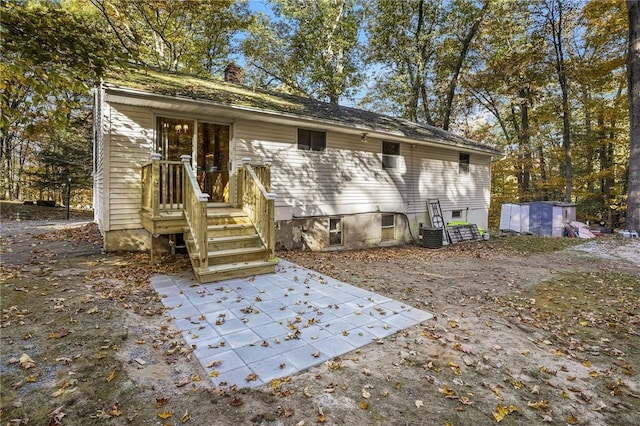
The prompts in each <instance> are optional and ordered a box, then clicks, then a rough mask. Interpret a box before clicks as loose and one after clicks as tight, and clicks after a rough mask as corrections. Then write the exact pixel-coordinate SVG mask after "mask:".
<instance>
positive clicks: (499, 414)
mask: <svg viewBox="0 0 640 426" xmlns="http://www.w3.org/2000/svg"><path fill="white" fill-rule="evenodd" d="M507 414H509V410H507V407H505V406H502V405H500V404H498V405H496V411H495V413H493V417H494V418H495V419H496V422H498V423H500V422H501V421H502V419H504V418H505V416H506V415H507Z"/></svg>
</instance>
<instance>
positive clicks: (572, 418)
mask: <svg viewBox="0 0 640 426" xmlns="http://www.w3.org/2000/svg"><path fill="white" fill-rule="evenodd" d="M567 423H569V424H570V425H575V424H576V423H578V418H577V417H576V416H574V415H573V414H572V415H570V416H569V417H567Z"/></svg>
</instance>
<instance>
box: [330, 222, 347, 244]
mask: <svg viewBox="0 0 640 426" xmlns="http://www.w3.org/2000/svg"><path fill="white" fill-rule="evenodd" d="M332 220H337V226H336V229H331V221H332ZM343 225H344V224H343V218H342V216H329V245H330V246H341V245H344V234H343V232H342V231H343ZM332 234H333V235H336V234H339V235H340V243H332V242H331V236H332Z"/></svg>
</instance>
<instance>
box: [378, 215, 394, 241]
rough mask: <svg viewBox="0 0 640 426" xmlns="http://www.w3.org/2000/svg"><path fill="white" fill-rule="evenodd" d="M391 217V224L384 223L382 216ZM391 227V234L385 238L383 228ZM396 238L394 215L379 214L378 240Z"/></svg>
mask: <svg viewBox="0 0 640 426" xmlns="http://www.w3.org/2000/svg"><path fill="white" fill-rule="evenodd" d="M385 217H391V218H393V223H392V224H391V225H385V224H384V218H385ZM387 229H392V230H393V235H392V236H391V237H388V238H385V237H384V234H385V232H384V231H385V230H387ZM395 239H396V215H395V214H381V215H380V241H393V240H395Z"/></svg>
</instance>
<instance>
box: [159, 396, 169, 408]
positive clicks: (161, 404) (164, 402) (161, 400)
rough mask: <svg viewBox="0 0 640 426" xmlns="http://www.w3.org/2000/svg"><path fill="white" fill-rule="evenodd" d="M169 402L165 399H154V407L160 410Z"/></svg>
mask: <svg viewBox="0 0 640 426" xmlns="http://www.w3.org/2000/svg"><path fill="white" fill-rule="evenodd" d="M167 402H169V400H168V399H167V398H156V407H157V408H160V407H162V406H163V405H165V404H166V403H167Z"/></svg>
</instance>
